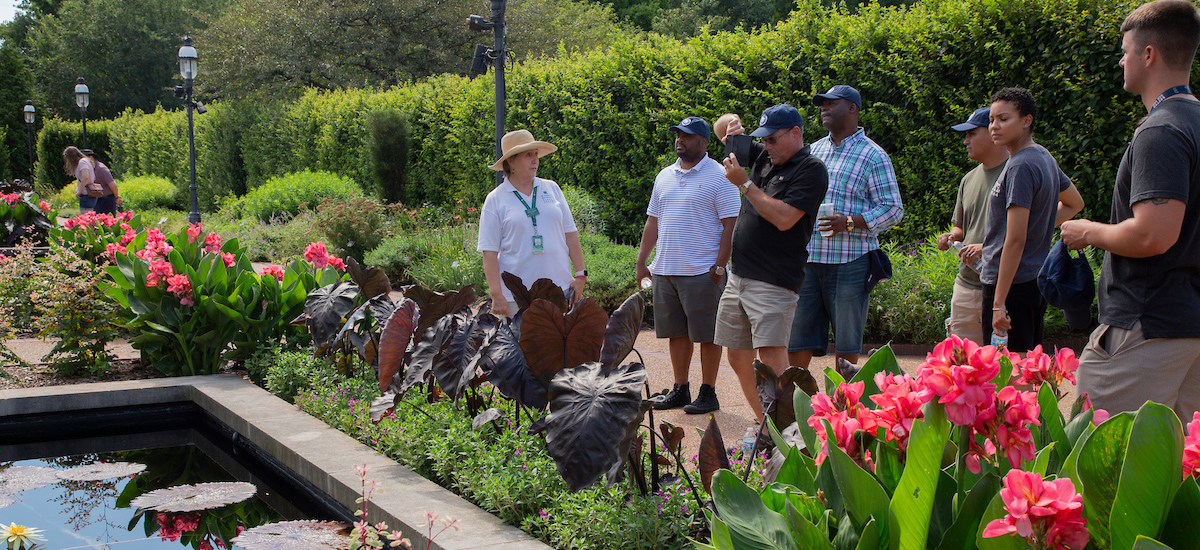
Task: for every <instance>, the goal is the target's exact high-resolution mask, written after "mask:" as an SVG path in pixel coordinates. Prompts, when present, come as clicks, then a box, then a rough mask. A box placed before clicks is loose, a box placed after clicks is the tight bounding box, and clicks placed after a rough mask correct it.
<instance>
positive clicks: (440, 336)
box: [396, 315, 456, 397]
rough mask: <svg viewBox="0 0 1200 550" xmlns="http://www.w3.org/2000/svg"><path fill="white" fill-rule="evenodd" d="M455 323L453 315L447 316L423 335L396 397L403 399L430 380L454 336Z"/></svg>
mask: <svg viewBox="0 0 1200 550" xmlns="http://www.w3.org/2000/svg"><path fill="white" fill-rule="evenodd" d="M422 318H424V315H422ZM455 322H456V319H455V317H454V316H453V315H446V316H444V317H442V318H441V319H438V320H437V322H436V323H434V325H433V326H432V327H429V328H428V329H425V331H424V332H422V333H421V339H420V340H418V341H417V345H416V347H414V348H413V351H412V356H411V357H410V358H409V360H408V369H407V370H405V371H404V383H403V384H401V386H400V388H399V391H398V392H397V394H396V395H398V396H401V397H403V396H404V394H405V393H406V392H408V390H410V389H412V388H413V387H415V386H418V385H421V384H423V383H425V382H426V381H427V380H429V375H430V372H431V371H432V370H433V363H434V361H436V360H437V359H438V357H439V356H440V355H442V352H443V350H445V349H446V344H447V343H449V342H450V337H451V336H452V335H453V334H454V329H455Z"/></svg>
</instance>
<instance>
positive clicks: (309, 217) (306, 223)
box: [206, 211, 325, 265]
mask: <svg viewBox="0 0 1200 550" xmlns="http://www.w3.org/2000/svg"><path fill="white" fill-rule="evenodd" d="M224 214H225V212H222V213H221V214H218V215H217V216H216V217H215V218H214V219H212V220H208V221H206V223H208V224H209V226H210V227H211V228H212V230H213V231H216V232H217V233H219V234H220V235H221V237H222V238H223V239H225V240H229V239H233V238H236V239H237V240H238V242H239V243H241V245H242V246H245V247H246V255H247V256H249V257H250V261H253V262H275V263H277V264H280V265H284V264H286V263H287V262H288V261H290V260H291V259H292V258H296V257H298V256H300V255H301V254H302V253H303V252H304V247H305V246H308V243H311V242H314V241H320V240H324V239H325V231H323V230H322V229H321V228H319V227H317V225H316V221H315V216H314V214H313V213H312V212H309V211H305V212H301V213H300V215H299V216H296V217H294V218H288V217H281V218H276V219H274V220H271V221H268V222H259V221H258V220H256V219H253V218H243V219H238V220H229V219H228V218H226V217H225V215H224Z"/></svg>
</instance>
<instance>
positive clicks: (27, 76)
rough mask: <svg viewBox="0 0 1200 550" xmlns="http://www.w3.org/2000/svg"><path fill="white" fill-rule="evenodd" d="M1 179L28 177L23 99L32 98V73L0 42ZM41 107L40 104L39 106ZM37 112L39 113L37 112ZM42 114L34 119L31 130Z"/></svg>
mask: <svg viewBox="0 0 1200 550" xmlns="http://www.w3.org/2000/svg"><path fill="white" fill-rule="evenodd" d="M0 82H4V86H3V87H0V179H23V180H31V181H32V175H31V174H30V173H29V144H28V142H27V141H28V139H29V136H28V129H27V127H26V124H25V115H24V111H23V110H24V108H25V102H26V101H28V100H31V99H33V74H32V73H30V72H29V67H27V66H26V65H25V63H24V61H23V60H22V59H21V56H20V53H19V51H18V50H17V48H16V46H15V45H13V44H9V43H8V42H7V41H5V42H4V43H3V44H0ZM38 107H39V108H40V106H38ZM39 114H40V113H39ZM40 125H41V117H40V116H37V117H35V119H34V131H37V127H38V126H40Z"/></svg>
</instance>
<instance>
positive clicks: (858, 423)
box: [808, 382, 876, 470]
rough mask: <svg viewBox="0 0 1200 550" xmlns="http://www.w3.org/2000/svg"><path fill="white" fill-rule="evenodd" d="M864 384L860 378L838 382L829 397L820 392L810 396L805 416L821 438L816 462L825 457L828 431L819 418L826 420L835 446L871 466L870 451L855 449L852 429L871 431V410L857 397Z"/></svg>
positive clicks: (872, 421) (873, 417) (856, 445)
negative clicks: (807, 411)
mask: <svg viewBox="0 0 1200 550" xmlns="http://www.w3.org/2000/svg"><path fill="white" fill-rule="evenodd" d="M865 387H866V385H865V384H864V383H863V382H855V383H853V384H841V385H839V386H838V387H837V389H836V390H834V392H833V397H829V396H828V395H825V394H823V393H818V394H816V395H814V396H812V408H813V414H812V416H810V417H808V425H809V426H811V427H812V428H813V429H814V430H816V431H817V438H818V439H820V440H821V452H820V454H818V455H817V464H820V463H822V462H824V461H825V457H826V456H828V455H829V434H828V433H827V432H826V430H825V425H824V424H823V423H822V422H821V421H822V420H826V421H828V422H829V426H830V428H831V429H832V430H833V435H834V438H835V439H836V440H837V446H838V448H839V449H841V450H843V451H845V453H846V454H848V455H850V456H851V457H853V458H854V459H855V460H856V461H858V462H859V463H860V464H862V465H863V466H865V467H867V468H868V469H870V470H874V469H875V468H874V465H873V464H872V462H871V452H870V451H868V450H866V449H859V448H858V440H857V439H855V437H854V433H855V432H857V431H859V430H863V431H866V432H867V433H874V432H875V426H876V421H875V414H874V412H873V411H871V409H868V408H867V407H864V406H863V404H862V402H861V401H860V399H862V394H863V390H864V389H865Z"/></svg>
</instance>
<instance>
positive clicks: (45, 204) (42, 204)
mask: <svg viewBox="0 0 1200 550" xmlns="http://www.w3.org/2000/svg"><path fill="white" fill-rule="evenodd" d="M38 208H39V209H41V211H42V212H45V213H47V214H49V213H50V211H51V210H53V208H50V203H48V202H46V201H38Z"/></svg>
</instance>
